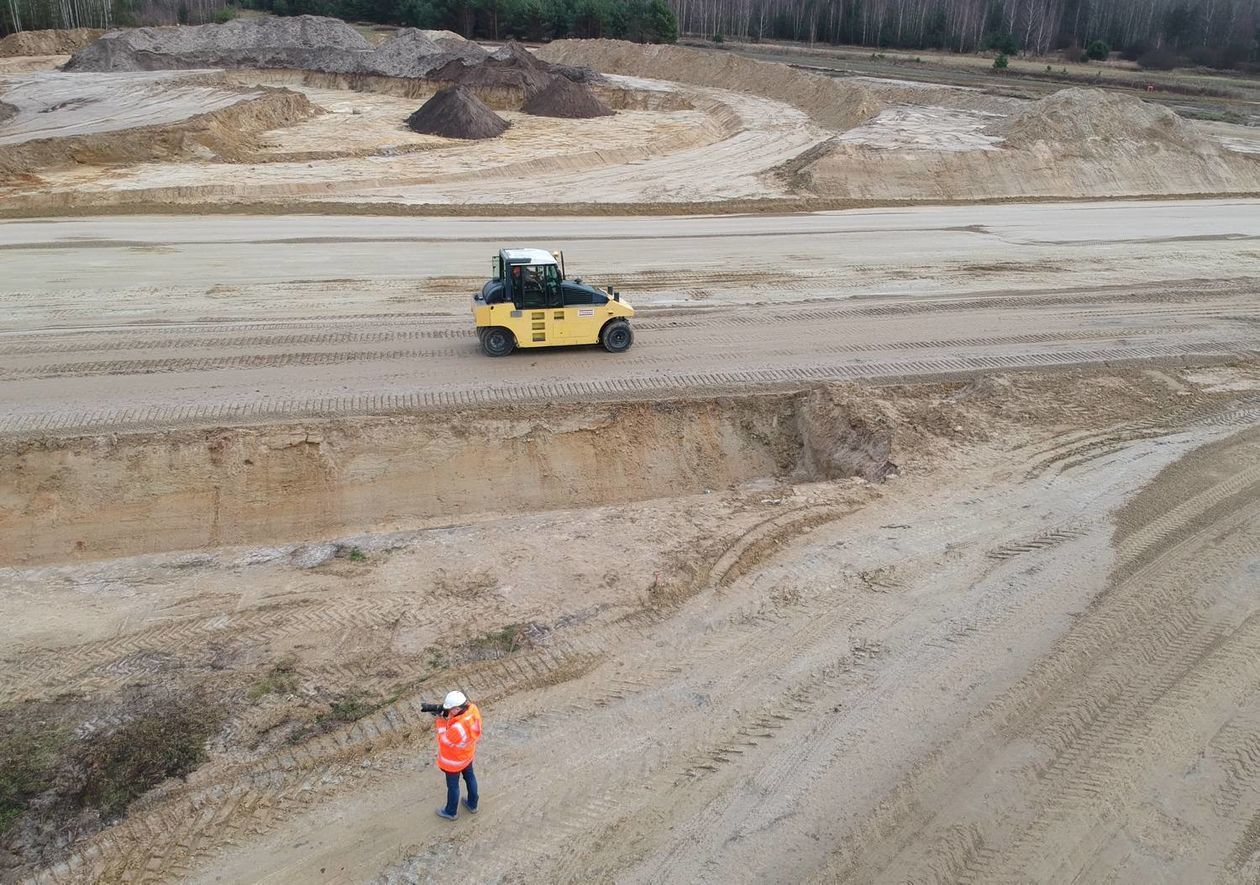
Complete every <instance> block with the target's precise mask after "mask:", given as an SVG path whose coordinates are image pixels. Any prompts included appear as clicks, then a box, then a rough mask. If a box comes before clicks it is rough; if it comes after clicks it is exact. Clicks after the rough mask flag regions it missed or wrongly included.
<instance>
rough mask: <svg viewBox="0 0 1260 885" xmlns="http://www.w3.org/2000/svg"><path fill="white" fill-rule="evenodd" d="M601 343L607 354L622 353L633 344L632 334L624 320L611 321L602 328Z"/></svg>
mask: <svg viewBox="0 0 1260 885" xmlns="http://www.w3.org/2000/svg"><path fill="white" fill-rule="evenodd" d="M602 343H603V345H604V350H606V351H608V352H609V353H623V352H625V351H627V350H629V349H630V345H631V344H633V343H634V332H633V331H632V330H631V328H630V324H629V323H627V322H626V321H625V320H613V321H612V322H611V323H609V324H608V325H607V326H605V327H604V334H603V341H602Z"/></svg>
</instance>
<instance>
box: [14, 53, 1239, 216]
mask: <svg viewBox="0 0 1260 885" xmlns="http://www.w3.org/2000/svg"><path fill="white" fill-rule="evenodd" d="M594 42H596V43H598V41H594ZM551 50H554V51H555V52H561V51H562V50H563V52H568V53H577V56H575V58H576V59H577V60H579V61H587V62H592V61H594V62H598V61H599V60H600V59H603V58H605V55H608V53H612V55H608V57H607V62H608V65H610V66H611V67H606V69H607V70H610V71H624V72H630V73H636V74H642V73H645V72H646V71H645V70H644V66H643V65H642V64H640V63H638V62H636V61H635V59H636V58H637V56H634V53H635V52H636V51H637V50H635V48H634V47H633V46H629V45H626V46H618V47H616V51H615V52H614V51H613V49H608V48H605V49H600V47H599V46H595V45H586V44H585V42H584V41H577V42H576V44H574V45H572V46H568V45H566V46H559V47H558V48H557V47H551ZM563 52H562V55H563ZM601 53H603V54H601ZM627 53H629V55H628V56H627ZM623 56H625V57H623ZM563 57H565V58H567V57H568V56H567V55H563ZM706 57H707V56H704V55H703V54H701V55H699V56H696V55H694V53H690V51H687V52H683V54H682V55H680V56H679V57H678V58H677V59H673V60H671V61H670V62H669V65H668V66H667V69H666V70H663V71H662V73H661V76H671V77H676V78H678V80H679V81H681V82H672V81H666V80H652V79H645V78H644V77H641V76H634V77H630V76H618V75H617V74H616V73H614V74H612V75H610V83H609V87H608V88H610V89H613V90H618V91H620V92H621V93H622V94H623V97H625V96H629V97H630V100H629V104H627V105H626V107H625V109H623V110H621V111H620V112H619V113H618V115H617V116H615V117H611V118H604V119H599V120H587V121H580V120H554V119H546V118H537V117H530V116H529V115H525V114H521V113H519V112H518V111H517V110H516V108H515V107H499V108H498V109H499V111H500V113H502V114H503V115H504V116H505V117H506V118H507V119H509V120H510V121H511V122H512V124H513V125H512V128H511V129H510V130H508V132H507V133H506V135H504V136H503V137H501V138H497V139H491V140H487V141H484V142H478V143H473V144H469V143H461V142H457V141H449V140H444V139H439V138H434V137H426V136H420V135H417V134H415V133H412V132H410V131H409V130H408V129H407V128H406V127H405V126H404V125H403V120H405V118H406V117H407V116H408V115H409V114H410V113H411V112H412V111H414V110H415V108H416V107H417V106H418V105H419V104H420V103H422V101H423V100H424V99H425V98H427V97H428V92H427V91H426V89H427V87H425V86H424V84H422V83H418V82H417V83H411V84H408V83H407V82H406V81H401V80H393V81H391V80H385V79H383V78H375V79H373V78H358V79H355V78H346V77H340V78H338V77H336V76H331V75H314V74H301V73H299V72H249V71H239V72H233V73H232V74H231V75H230V76H228V77H226V78H223V77H222V75H220V79H222V80H224V84H225V85H224V86H223V87H222V88H220V87H219V86H218V85H200V86H194V85H191V84H192V83H195V82H197V78H196V77H192V78H191V79H190V78H188V77H187V75H186V74H185V73H183V72H180V73H176V74H171V73H169V72H158V73H137V74H122V75H120V74H112V75H103V76H102V77H97V76H96V75H86V76H85V75H82V74H59V73H53V72H45V71H41V72H36V73H29V74H25V75H22V74H14V73H10V74H7V75H4V79H5V80H6V81H7V83H8V86H7V87H6V88H8V90H9V91H10V92H12V93H13V95H14V98H15V99H20V101H11V102H10V103H11V104H18V105H19V106H23V107H25V111H24V112H22V113H19V115H18V117H16V118H15V119H13V120H10V121H9V122H8V123H7V124H3V125H2V126H0V145H3V144H5V143H16V142H20V141H24V140H29V139H32V138H36V137H46V136H57V135H65V136H83V135H84V134H85V133H91V134H95V135H97V136H98V137H102V138H103V137H105V135H106V134H108V132H109V131H121V130H125V129H127V128H128V127H133V126H137V125H168V126H169V125H170V124H172V123H177V122H178V120H180V119H183V118H186V117H188V116H190V115H192V114H194V113H198V112H200V113H206V112H210V111H214V110H216V109H218V108H220V107H222V106H223V105H224V104H225V103H231V102H232V100H233V99H232V98H231V95H232V87H231V86H230V85H227V84H240V85H241V87H242V91H243V92H244V93H248V94H252V93H250V92H249V91H250V89H251V87H253V86H256V85H259V84H265V85H271V86H283V87H284V88H288V89H292V90H295V91H298V92H302V93H304V94H305V95H306V96H307V97H309V98H310V100H311V101H312V102H313V103H314V104H315V106H317V107H319V108H323V109H326V110H328V111H330V113H327V114H322V115H317V116H314V117H311V118H309V119H303V120H301V121H300V122H297V123H296V124H295V125H288V126H284V127H282V128H276V129H272V130H271V131H269V132H268V133H266V135H265V136H264V137H262V138H261V139H254V140H253V141H251V142H249V143H248V144H246V145H232V149H231V150H226V149H224V150H218V149H215V148H214V147H213V145H212V146H211V147H210V148H206V147H205V146H204V145H203V147H202V148H200V149H194V150H191V151H185V152H184V153H183V155H177V156H176V157H175V158H174V159H172V158H170V157H169V156H168V155H167V154H165V153H159V154H155V155H154V156H152V157H144V156H141V155H138V154H136V152H135V151H134V150H128V151H126V152H124V154H125V158H120V161H119V162H111V163H108V164H106V163H102V162H100V161H97V162H96V163H95V164H94V163H92V162H83V160H82V158H83V157H84V156H85V153H84V151H83V150H81V149H80V150H76V151H72V152H70V153H69V154H66V153H65V152H61V153H57V152H54V153H53V154H51V155H50V156H52V157H53V159H54V160H55V162H53V161H50V162H49V163H46V164H43V165H41V166H40V168H38V169H33V170H31V171H32V172H33V173H34V174H27V175H21V174H17V175H14V176H12V177H10V178H9V179H8V180H7V182H3V183H0V194H2V195H3V196H4V197H5V208H6V209H7V210H8V211H10V212H18V211H20V212H23V213H32V214H38V213H41V212H49V211H62V210H67V209H74V208H79V207H93V206H96V207H102V208H107V207H114V206H127V205H134V204H144V205H153V206H163V205H172V206H183V207H187V206H194V205H198V204H202V203H234V202H241V201H264V202H267V203H271V204H277V205H288V206H293V207H300V206H302V205H303V204H304V203H311V202H318V203H321V204H324V205H327V204H329V203H338V204H346V205H351V206H355V207H369V208H370V207H373V206H380V205H389V206H391V207H396V208H401V207H414V206H422V205H429V206H443V207H450V208H451V210H452V211H461V207H464V206H490V205H493V206H500V205H508V206H510V205H530V206H537V207H546V206H557V207H562V206H567V205H571V204H573V203H575V202H578V203H583V204H589V205H591V206H592V207H599V208H598V211H599V212H617V211H631V210H633V211H641V210H642V208H643V207H668V206H670V205H671V204H672V205H677V206H682V205H689V204H704V203H707V204H713V206H714V208H715V209H718V208H721V206H722V204H727V205H728V206H738V205H741V204H742V203H747V202H748V201H773V200H784V199H792V198H805V199H830V200H837V201H844V200H850V201H851V200H867V201H877V202H889V201H902V200H925V199H964V200H971V199H986V198H993V197H1021V196H1022V197H1059V198H1063V197H1069V198H1070V197H1075V196H1079V195H1082V194H1093V195H1099V196H1103V195H1114V196H1143V195H1151V194H1200V193H1227V194H1233V193H1253V192H1255V191H1256V190H1257V187H1258V185H1257V182H1260V164H1258V163H1256V162H1254V160H1253V158H1255V157H1256V156H1257V154H1258V153H1260V143H1257V141H1256V136H1255V134H1254V132H1253V131H1252V130H1249V129H1248V128H1247V127H1244V126H1238V125H1232V124H1229V123H1197V124H1195V127H1196V129H1197V131H1198V132H1199V133H1200V135H1201V136H1202V145H1201V146H1200V149H1199V150H1197V151H1190V152H1184V151H1183V152H1180V153H1177V152H1168V151H1166V150H1164V149H1163V148H1161V149H1160V150H1154V148H1153V147H1152V146H1151V145H1149V144H1146V143H1145V142H1143V141H1142V140H1141V139H1138V140H1137V141H1135V142H1133V143H1130V141H1128V140H1126V139H1125V138H1123V137H1121V138H1119V139H1118V140H1117V141H1116V142H1115V143H1114V144H1106V145H1101V146H1100V145H1092V144H1091V145H1090V146H1089V147H1088V150H1086V152H1085V155H1084V156H1080V157H1078V156H1076V153H1075V152H1074V150H1068V149H1066V148H1065V146H1062V145H1043V146H1040V147H1038V146H1036V145H1032V146H1027V145H1026V146H1023V147H1021V148H1019V149H1014V148H1011V147H1010V146H1009V145H1007V144H1006V143H1005V142H1004V140H1003V134H1002V125H1003V123H1004V121H1006V120H1007V119H1008V118H1010V117H1011V115H1012V114H1017V113H1019V112H1020V111H1021V110H1023V109H1025V108H1026V107H1028V106H1029V105H1030V103H1029V102H1027V101H1024V100H1020V99H1017V98H1012V97H1009V96H1003V95H997V94H993V91H992V90H982V89H977V88H964V87H955V86H948V85H940V84H923V83H915V82H911V81H908V80H894V79H890V78H881V77H850V78H846V79H845V80H844V82H843V84H839V85H838V84H837V83H835V82H832V81H830V80H828V79H826V78H817V77H807V78H805V79H804V80H801V81H800V82H797V80H799V78H800V77H801V76H803V75H799V74H797V73H795V72H789V73H788V74H784V75H783V76H786V77H787V78H788V81H790V82H788V81H784V82H780V80H781V79H782V78H781V77H779V76H778V75H779V74H783V71H784V70H787V69H778V68H775V67H774V66H768V67H765V68H763V67H760V66H756V65H755V64H754V63H742V62H738V60H737V59H735V57H733V56H730V57H725V58H722V59H720V60H719V61H720V63H719V64H717V67H715V68H713V69H712V70H710V69H709V68H707V67H704V66H703V65H698V62H697V59H703V58H706ZM741 64H754V69H751V70H744V68H743V67H740V65H741ZM730 65H735V67H734V68H731V69H730V70H729V71H728V70H727V67H726V66H730ZM772 75H774V76H772ZM204 76H206V77H209V76H210V75H208V74H207V75H204ZM111 77H112V78H114V79H113V80H110V79H109V78H111ZM181 78H183V79H181ZM793 78H796V79H793ZM89 81H91V82H90V83H89ZM91 84H95V85H91ZM111 84H112V85H111ZM724 86H725V87H727V88H722V87H724ZM807 86H808V87H809V88H806V87H807ZM737 88H738V89H744V90H746V91H734V89H737ZM819 90H821V92H820V91H819ZM80 93H81V94H80ZM833 93H834V94H833ZM850 93H852V95H850ZM662 96H668V97H669V100H670V102H672V105H671V104H670V103H669V102H666V103H665V104H664V105H662V98H661V97H662ZM854 96H857V97H856V98H855V97H854ZM842 99H843V101H842ZM237 100H239V98H238V99H237ZM497 100H498V101H500V104H501V101H502V99H501V97H500V98H499V99H497ZM849 101H852V102H855V105H854V107H853V108H851V110H852V113H849V114H848V115H847V116H844V117H843V120H838V119H834V116H835V115H834V114H833V113H831V112H830V111H829V110H828V109H831V110H834V108H835V107H836V106H838V105H837V103H838V102H839V103H842V104H843V102H849ZM619 106H620V105H619ZM53 107H56V108H57V111H56V113H53V114H49V113H48V111H49V109H50V108H53ZM1089 113H1090V112H1089V110H1088V109H1087V108H1083V109H1081V110H1080V115H1082V116H1088V115H1089ZM303 116H304V115H303ZM264 125H271V126H275V125H276V122H275V121H272V122H270V123H266V124H264ZM1104 128H1105V127H1104ZM259 141H260V142H261V143H258V142H259ZM76 158H77V159H76ZM225 160H226V161H228V162H224V161H225ZM72 161H73V162H72ZM19 165H20V164H19ZM20 171H21V170H20V169H19V170H18V172H20ZM658 211H659V210H658Z"/></svg>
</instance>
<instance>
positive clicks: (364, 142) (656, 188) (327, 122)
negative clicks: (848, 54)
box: [14, 75, 826, 204]
mask: <svg viewBox="0 0 1260 885" xmlns="http://www.w3.org/2000/svg"><path fill="white" fill-rule="evenodd" d="M64 76H79V75H64ZM273 79H274V78H273ZM614 79H615V78H614ZM615 82H618V83H619V82H623V81H619V80H616V79H615ZM624 82H625V85H627V86H630V85H631V84H632V83H633V85H634V88H640V86H641V81H629V80H627V81H624ZM648 86H649V91H663V90H669V89H671V88H672V87H669V86H668V84H664V83H653V84H648ZM288 88H292V89H296V90H299V91H302V92H305V93H306V94H307V95H308V96H309V97H310V99H311V101H312V102H313V103H315V104H316V105H318V106H320V107H323V108H326V109H328V110H331V111H332V113H330V114H327V115H324V116H320V117H317V118H315V119H312V120H309V121H306V122H304V123H301V124H299V125H297V126H294V127H289V128H286V129H283V130H276V131H274V132H273V133H272V134H271V136H270V138H269V139H268V141H269V146H268V147H267V148H266V149H265V150H263V151H261V152H260V154H259V155H258V162H253V163H249V162H245V163H233V164H231V165H225V164H222V163H187V162H183V163H165V162H164V163H148V164H133V165H131V166H128V167H125V168H118V167H110V168H102V167H93V166H83V167H75V168H70V169H65V170H62V171H49V172H45V173H42V174H41V179H42V182H41V183H40V184H39V185H37V186H34V187H31V186H29V185H23V186H22V187H20V188H18V189H16V190H15V191H14V194H18V193H21V194H23V195H24V199H27V200H31V199H35V200H43V201H51V203H50V204H55V203H56V201H57V200H58V199H60V198H62V197H66V198H71V199H73V200H74V201H75V202H77V203H81V202H84V201H91V200H98V201H101V202H104V203H107V204H108V203H110V202H118V201H125V200H151V201H167V202H181V203H186V202H189V201H199V200H223V199H248V198H270V199H276V198H285V199H297V200H300V199H303V198H311V199H320V200H329V199H333V200H344V201H348V202H355V203H372V202H390V203H401V204H410V203H503V202H509V203H511V202H527V203H543V204H558V203H566V202H572V200H573V199H574V197H575V196H577V195H582V196H584V197H585V198H588V199H598V200H603V201H611V202H636V203H643V202H655V201H669V202H687V201H692V200H694V201H705V202H711V201H721V200H731V199H740V198H749V197H775V196H782V195H785V194H786V193H787V192H786V190H785V189H784V187H783V186H782V185H781V184H778V183H776V182H775V181H773V180H772V179H771V178H769V177H768V176H767V175H766V173H767V171H768V170H770V169H772V168H773V167H775V166H776V165H778V164H780V163H783V162H786V161H788V160H790V159H791V158H792V157H795V156H797V155H798V154H800V153H801V152H802V151H805V150H807V149H809V148H810V147H813V146H814V145H816V144H818V143H820V142H822V141H823V140H825V138H826V133H824V132H822V131H821V130H818V129H817V128H815V127H813V126H811V125H809V122H808V119H807V117H806V115H805V114H804V113H802V112H800V111H797V110H795V109H794V108H792V107H791V106H790V105H787V104H784V103H782V102H776V101H772V100H769V99H762V98H758V97H755V96H748V95H743V94H740V93H734V92H727V91H724V90H717V89H702V88H699V87H692V88H688V89H687V90H686V91H685V96H686V100H687V101H688V102H690V103H692V104H694V105H695V106H696V107H697V110H672V111H662V110H623V111H620V112H619V113H618V114H617V115H616V116H615V117H611V118H601V119H597V120H564V121H560V120H555V119H549V118H543V117H532V116H530V115H528V114H522V113H517V112H514V111H502V112H501V113H502V116H504V117H505V118H506V119H508V120H509V121H510V122H511V123H512V128H511V129H509V130H508V132H507V133H505V135H504V136H502V137H500V138H496V139H490V140H486V141H483V142H477V143H472V144H469V143H464V142H457V141H451V140H448V139H441V138H435V137H431V136H422V135H417V134H415V133H413V132H410V131H409V130H408V129H407V128H406V127H405V126H404V125H403V121H405V119H406V117H407V116H408V115H409V114H410V113H411V112H412V111H414V110H415V109H416V107H418V106H419V105H420V104H422V103H423V98H415V97H412V98H400V97H395V96H391V95H375V94H371V93H363V92H350V91H348V90H330V89H318V88H309V87H305V86H301V85H288ZM286 160H287V161H288V162H286Z"/></svg>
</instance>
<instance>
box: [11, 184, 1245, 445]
mask: <svg viewBox="0 0 1260 885" xmlns="http://www.w3.org/2000/svg"><path fill="white" fill-rule="evenodd" d="M1258 210H1260V204H1257V203H1256V202H1254V201H1245V200H1238V201H1204V202H1183V203H1176V204H1163V203H1146V202H1135V203H1108V204H1079V205H1062V204H1055V205H1052V204H1028V205H1007V206H985V207H975V206H972V207H948V208H918V209H905V210H871V211H865V212H854V213H844V214H834V213H821V214H816V215H809V216H790V217H774V216H769V217H754V216H749V217H744V216H734V217H721V218H703V217H701V218H603V219H582V220H578V219H553V220H514V221H496V220H486V219H399V218H355V217H344V218H327V217H306V216H298V217H291V218H283V219H264V218H251V217H233V216H225V217H208V218H173V219H172V218H162V219H157V218H110V219H67V220H60V221H11V222H6V223H0V252H2V253H3V256H4V262H5V269H6V274H5V278H4V280H3V282H0V287H3V289H4V295H5V300H6V304H7V305H8V310H7V312H6V315H5V316H4V317H3V318H0V415H2V416H3V417H2V418H0V432H7V433H27V432H31V431H45V430H57V431H71V430H90V429H101V428H125V427H159V426H172V425H178V424H184V423H206V422H216V421H248V420H256V419H267V420H271V419H276V418H281V417H284V416H286V415H291V416H301V415H337V414H365V413H378V414H379V413H382V412H395V411H410V410H414V409H415V408H423V407H432V406H440V405H450V404H471V403H493V402H504V401H554V400H558V399H588V398H600V397H612V398H621V397H623V396H630V397H634V396H644V395H646V396H654V395H658V394H660V393H661V392H664V391H670V390H680V389H691V390H697V389H703V390H710V391H711V390H714V389H728V388H731V389H747V388H748V387H749V386H750V385H759V386H765V385H771V386H772V385H775V384H782V383H797V382H800V381H806V380H851V379H857V378H890V377H903V376H916V377H923V376H939V375H943V374H950V373H957V372H968V371H974V370H983V369H1002V368H1006V369H1010V368H1018V367H1048V366H1065V365H1076V364H1099V363H1114V362H1116V361H1119V360H1128V359H1159V358H1164V359H1182V358H1191V359H1196V360H1200V361H1202V360H1209V361H1210V360H1213V359H1220V358H1228V357H1231V356H1235V355H1240V354H1246V353H1248V352H1251V351H1252V350H1253V348H1254V344H1255V340H1256V336H1255V325H1254V324H1255V322H1256V320H1257V318H1258V317H1260V314H1258V312H1257V302H1256V299H1255V297H1254V287H1255V281H1256V279H1257V277H1258V276H1260V258H1258V257H1257V256H1258V254H1260V253H1257V251H1256V247H1255V242H1256V238H1257V237H1260V211H1258ZM504 244H530V245H535V244H536V245H542V246H547V247H551V248H560V249H563V250H564V251H565V254H566V258H567V262H568V269H569V272H570V273H571V274H573V275H580V276H583V277H585V278H586V279H588V280H590V281H592V282H595V283H596V284H606V283H609V282H611V283H614V284H615V285H616V286H617V287H618V288H619V289H620V290H623V291H624V292H625V294H626V297H627V298H628V299H629V300H630V301H631V302H632V303H634V304H636V305H637V306H638V307H640V308H642V310H641V314H640V318H639V320H638V322H637V328H638V332H639V335H638V340H637V342H636V345H635V347H634V349H633V350H632V351H631V352H630V353H629V354H626V355H624V356H621V357H618V358H616V359H613V358H610V357H609V356H608V355H607V354H604V353H603V352H602V351H598V350H594V349H581V350H567V351H564V352H555V351H550V352H545V353H530V352H521V353H518V354H516V355H514V356H512V357H511V358H509V359H507V360H504V361H493V360H488V359H486V358H485V357H483V356H482V355H481V354H480V353H479V351H478V349H477V346H476V339H475V337H474V336H473V334H472V329H471V320H470V318H469V316H468V313H467V309H468V304H469V298H470V294H471V292H472V291H474V289H475V288H476V287H477V286H478V285H479V283H480V278H481V277H480V275H481V273H482V272H483V269H484V268H487V267H489V263H490V262H489V258H490V257H491V255H493V254H494V252H495V250H496V249H497V248H498V247H499V246H500V245H504ZM734 353H738V354H740V360H739V363H738V365H733V364H732V362H731V360H730V357H731V355H732V354H734ZM123 381H125V383H120V382H123Z"/></svg>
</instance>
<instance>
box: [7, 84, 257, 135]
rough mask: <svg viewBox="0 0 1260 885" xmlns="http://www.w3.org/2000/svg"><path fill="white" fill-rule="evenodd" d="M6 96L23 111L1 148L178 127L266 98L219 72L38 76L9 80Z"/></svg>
mask: <svg viewBox="0 0 1260 885" xmlns="http://www.w3.org/2000/svg"><path fill="white" fill-rule="evenodd" d="M0 90H3V95H4V100H5V101H6V102H7V103H8V104H11V105H13V106H14V107H16V108H17V109H18V113H17V115H16V116H15V117H13V118H11V119H10V120H8V121H7V122H6V123H5V124H4V127H3V128H2V129H0V145H5V144H20V143H22V142H25V141H30V140H32V139H36V138H64V137H67V136H72V135H89V134H93V133H100V132H117V131H119V130H122V129H132V128H135V127H139V126H158V125H164V124H169V123H175V122H178V121H180V120H186V119H188V118H189V117H192V116H195V115H197V114H202V113H207V112H209V111H214V110H218V109H220V108H225V107H228V106H230V105H233V104H236V103H237V102H240V101H243V100H245V99H246V98H251V97H255V96H258V95H260V94H261V92H260V91H257V90H255V91H253V92H251V91H248V90H244V89H240V88H238V87H235V86H233V85H232V84H230V83H228V82H227V81H226V79H225V78H224V76H223V74H222V72H216V71H205V72H191V73H190V72H186V71H178V72H169V71H159V72H153V73H145V74H93V75H91V76H90V77H84V76H82V75H80V74H61V73H48V72H38V73H31V74H26V75H23V76H16V75H12V76H8V77H6V78H5V79H4V80H0Z"/></svg>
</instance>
